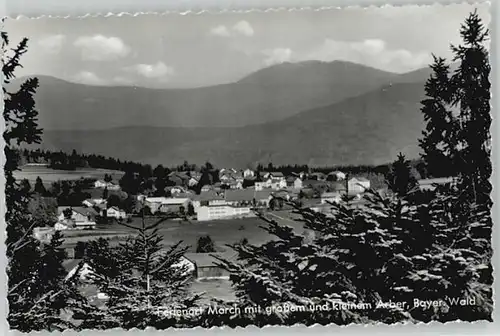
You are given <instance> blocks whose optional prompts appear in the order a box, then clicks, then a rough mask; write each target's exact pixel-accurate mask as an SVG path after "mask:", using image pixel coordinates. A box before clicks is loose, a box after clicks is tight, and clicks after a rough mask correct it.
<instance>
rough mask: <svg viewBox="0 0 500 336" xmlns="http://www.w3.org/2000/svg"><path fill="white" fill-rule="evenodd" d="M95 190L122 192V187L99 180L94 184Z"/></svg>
mask: <svg viewBox="0 0 500 336" xmlns="http://www.w3.org/2000/svg"><path fill="white" fill-rule="evenodd" d="M94 188H96V189H104V188H106V189H108V190H114V191H116V190H120V186H119V185H118V184H115V183H113V182H105V181H103V180H97V181H95V182H94Z"/></svg>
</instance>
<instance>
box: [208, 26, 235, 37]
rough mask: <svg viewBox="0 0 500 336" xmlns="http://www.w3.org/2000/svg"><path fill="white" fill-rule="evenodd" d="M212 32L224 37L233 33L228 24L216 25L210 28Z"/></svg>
mask: <svg viewBox="0 0 500 336" xmlns="http://www.w3.org/2000/svg"><path fill="white" fill-rule="evenodd" d="M210 34H211V35H215V36H223V37H227V36H230V35H231V34H230V33H229V30H228V29H227V27H226V26H217V27H214V28H212V29H211V30H210Z"/></svg>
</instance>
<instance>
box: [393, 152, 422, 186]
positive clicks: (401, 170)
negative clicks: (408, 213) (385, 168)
mask: <svg viewBox="0 0 500 336" xmlns="http://www.w3.org/2000/svg"><path fill="white" fill-rule="evenodd" d="M386 183H387V185H388V187H389V189H391V190H392V191H393V192H394V193H396V194H398V195H399V196H406V195H407V194H408V193H409V192H411V191H413V190H415V188H416V186H417V179H416V178H415V176H413V174H412V171H411V167H410V161H408V160H406V158H405V156H404V155H403V154H402V153H399V155H398V158H397V160H396V161H395V162H394V163H393V164H392V166H391V169H390V171H389V172H388V174H387V176H386Z"/></svg>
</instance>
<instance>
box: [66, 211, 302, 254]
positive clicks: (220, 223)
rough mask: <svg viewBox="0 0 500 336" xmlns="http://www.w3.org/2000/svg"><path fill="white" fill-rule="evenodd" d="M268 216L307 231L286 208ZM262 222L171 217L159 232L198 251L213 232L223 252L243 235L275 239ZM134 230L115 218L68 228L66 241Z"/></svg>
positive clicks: (134, 223)
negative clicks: (84, 227)
mask: <svg viewBox="0 0 500 336" xmlns="http://www.w3.org/2000/svg"><path fill="white" fill-rule="evenodd" d="M267 216H268V217H270V218H272V219H274V220H277V221H278V222H280V224H283V225H288V226H291V227H293V228H295V230H296V231H297V232H298V233H302V232H303V231H304V229H303V224H302V223H300V222H296V221H293V220H291V219H289V217H288V216H287V214H286V213H284V212H276V213H269V214H268V215H267ZM155 220H156V219H155V218H149V219H147V224H152V223H153V222H154V221H155ZM128 225H131V226H134V227H139V226H140V225H141V218H138V217H134V218H133V219H132V222H131V223H128ZM261 226H266V223H265V222H264V221H262V220H261V219H259V218H244V219H228V220H215V221H204V222H198V221H174V220H168V221H165V222H163V223H161V224H160V225H159V226H158V233H159V234H160V235H161V236H162V238H163V243H164V244H165V245H173V244H175V243H177V242H179V241H182V244H183V245H184V246H188V247H189V252H195V251H196V245H197V242H198V239H199V238H200V237H202V236H210V237H211V238H212V240H213V242H214V243H215V248H216V250H217V251H219V252H223V251H225V250H227V249H228V247H227V246H226V244H233V243H236V242H238V241H240V240H241V239H243V238H246V239H247V240H248V242H249V243H250V244H257V245H259V244H262V243H265V242H267V241H269V240H270V239H273V236H270V235H269V233H267V231H265V230H264V229H263V228H262V227H261ZM133 231H134V230H133V229H131V228H128V227H126V226H123V225H121V224H119V223H117V222H112V223H110V224H100V225H98V226H97V228H96V229H95V230H89V231H66V232H64V236H65V238H66V239H65V241H66V243H68V244H72V243H75V242H76V241H89V240H94V239H97V238H99V237H103V238H112V237H117V236H122V237H123V236H125V235H127V234H130V233H132V232H133Z"/></svg>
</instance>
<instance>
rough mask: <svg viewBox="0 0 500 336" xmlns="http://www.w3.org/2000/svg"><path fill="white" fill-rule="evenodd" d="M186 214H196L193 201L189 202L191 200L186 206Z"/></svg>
mask: <svg viewBox="0 0 500 336" xmlns="http://www.w3.org/2000/svg"><path fill="white" fill-rule="evenodd" d="M187 215H188V216H194V215H196V212H195V211H194V206H193V203H191V202H190V203H189V204H188V206H187Z"/></svg>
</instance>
